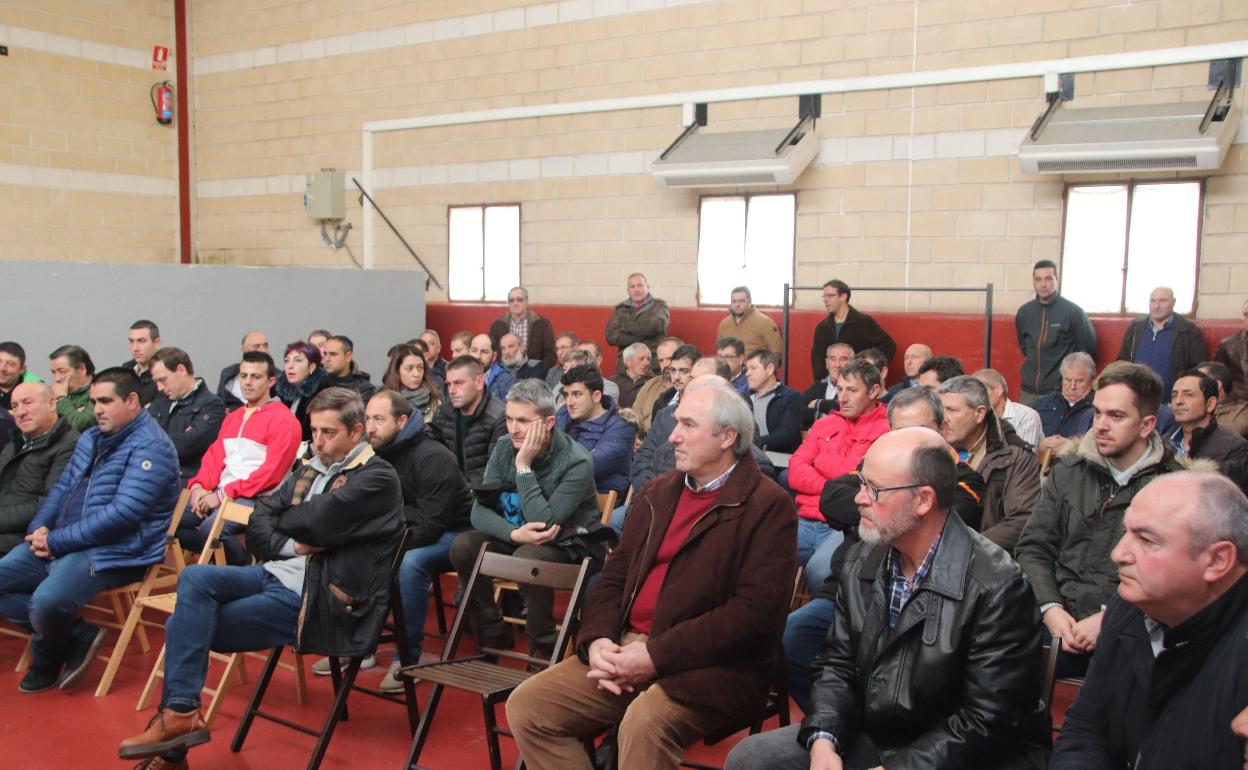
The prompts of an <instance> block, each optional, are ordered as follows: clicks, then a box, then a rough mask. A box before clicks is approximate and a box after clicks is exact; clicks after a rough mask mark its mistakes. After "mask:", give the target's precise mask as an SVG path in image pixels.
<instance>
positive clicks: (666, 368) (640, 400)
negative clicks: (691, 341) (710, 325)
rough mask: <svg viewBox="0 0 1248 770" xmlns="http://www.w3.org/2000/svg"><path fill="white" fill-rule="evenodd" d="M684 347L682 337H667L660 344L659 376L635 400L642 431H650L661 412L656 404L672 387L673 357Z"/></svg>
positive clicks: (644, 386) (642, 389)
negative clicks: (657, 414)
mask: <svg viewBox="0 0 1248 770" xmlns="http://www.w3.org/2000/svg"><path fill="white" fill-rule="evenodd" d="M684 345H685V342H684V340H682V339H681V338H680V337H665V338H664V339H663V341H662V342H660V343H659V347H658V349H657V351H656V353H655V355H656V356H657V357H658V363H659V374H658V376H657V377H654V378H652V379H651V380H650V381H649V382H647V383H646V384H645V385H642V386H641V390H639V391H637V397H636V398H634V399H633V411H634V412H636V413H637V414H638V415H639V416H640V417H641V427H642V430H645V431H649V430H650V421H651V420H652V419H653V418H654V415H655V414H656V413H657V412H658V411H659V409H658V408H657V407H655V402H657V401H658V400H659V397H660V396H662V395H663V394H664V393H665V392H667V389H668V388H670V387H671V386H672V380H671V369H672V355H673V354H674V353H675V352H676V351H677V350H679V349H680V348H682V347H684Z"/></svg>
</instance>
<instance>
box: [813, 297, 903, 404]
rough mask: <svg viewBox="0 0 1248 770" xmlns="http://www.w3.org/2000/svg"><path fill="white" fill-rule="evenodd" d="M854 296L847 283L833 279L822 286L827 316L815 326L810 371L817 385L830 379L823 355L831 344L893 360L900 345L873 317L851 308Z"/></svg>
mask: <svg viewBox="0 0 1248 770" xmlns="http://www.w3.org/2000/svg"><path fill="white" fill-rule="evenodd" d="M851 293H852V292H851V291H850V288H849V284H847V283H845V282H844V281H837V280H831V281H828V282H827V283H825V284H824V285H823V306H824V307H825V308H827V310H828V317H827V318H825V319H823V320H822V321H820V322H819V325H818V326H816V327H815V341H814V344H812V345H811V346H810V370H811V373H812V374H813V375H814V379H815V382H818V381H819V380H822V379H823V378H824V377H827V376H828V367H827V365H826V363H825V361H824V356H826V355H827V352H828V346H829V345H835V344H837V343H841V344H844V345H849V347H850V348H852V349H853V350H855V351H859V350H866V349H867V348H875V349H877V350H879V351H880V352H881V353H883V354H884V357H885V358H887V359H888V360H890V361H891V360H892V359H893V354H895V353H896V352H897V343H896V342H894V341H893V338H892V337H890V336H889V334H888V332H886V331H884V330H883V329H882V328H880V325H879V324H878V323H876V322H875V319H874V318H872V317H871V316H869V315H867V314H866V313H861V312H859V311H858V310H857V309H855V308H854V307H852V306H850V304H849V297H850V294H851Z"/></svg>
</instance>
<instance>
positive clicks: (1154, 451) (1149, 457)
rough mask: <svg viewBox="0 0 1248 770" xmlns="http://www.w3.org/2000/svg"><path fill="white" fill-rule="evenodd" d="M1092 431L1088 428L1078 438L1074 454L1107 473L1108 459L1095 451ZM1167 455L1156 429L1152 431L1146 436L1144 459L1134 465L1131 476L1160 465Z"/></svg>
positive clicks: (1094, 438)
mask: <svg viewBox="0 0 1248 770" xmlns="http://www.w3.org/2000/svg"><path fill="white" fill-rule="evenodd" d="M1093 433H1094V431H1091V430H1089V431H1088V432H1087V433H1085V434H1083V438H1082V439H1080V440H1079V449H1078V450H1076V452H1075V454H1076V455H1078V457H1079V459H1081V460H1083V461H1084V462H1086V463H1087V464H1088V465H1091V466H1093V467H1094V468H1099V469H1100V470H1102V471H1104V472H1105V473H1109V461H1108V460H1106V459H1105V458H1104V457H1102V456H1101V453H1100V452H1099V451H1097V449H1096V436H1095V435H1093ZM1168 455H1169V452H1168V451H1167V450H1166V444H1165V442H1164V441H1162V440H1161V436H1158V435H1157V431H1153V432H1152V433H1150V434H1149V436H1148V449H1146V450H1144V459H1143V461H1142V462H1140V463H1139V465H1137V466H1136V468H1135V473H1133V474H1132V475H1131V478H1132V479H1134V478H1136V477H1137V476H1139V475H1140V474H1141V473H1143V472H1144V471H1145V470H1147V469H1149V468H1152V467H1153V466H1155V465H1161V464H1162V463H1163V462H1165V460H1166V458H1167V456H1168Z"/></svg>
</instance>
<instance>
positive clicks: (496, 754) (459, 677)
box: [400, 545, 590, 770]
mask: <svg viewBox="0 0 1248 770" xmlns="http://www.w3.org/2000/svg"><path fill="white" fill-rule="evenodd" d="M589 566H590V559H589V558H588V557H586V558H585V559H583V560H582V561H581V563H580V564H559V563H555V562H546V561H535V560H533V559H519V558H516V557H515V556H505V555H503V554H500V553H493V552H491V551H488V550H486V546H485V545H482V547H481V551H480V553H478V554H477V563H476V566H474V567H473V569H472V577H471V579H470V580H469V581H468V587H467V588H466V589H464V596H465V597H468V596H471V595H472V592H473V588H474V587H475V586H476V584H477V582H478V581H481V580H493V579H500V580H510V581H512V582H515V583H519V584H524V585H534V586H541V587H543V588H549V589H552V590H555V591H565V592H567V593H568V594H569V596H568V603H567V608H566V609H565V610H564V613H563V622H562V624H561V625H560V630H559V636H558V638H557V639H556V641H555V646H554V648H553V650H552V652H551V657H550V658H549V659H539V658H534V657H532V656H531V655H524V654H521V653H517V652H512V651H511V650H500V649H495V648H491V647H484V648H482V649H481V650H480V651H479V653H478V654H477V655H473V656H471V657H467V658H456V657H455V654H456V652H457V651H458V649H459V643H460V640H461V639H462V638H463V634H464V629H465V628H466V627H467V625H468V618H467V615H468V612H469V610H468V607H469V604H470V602H468V601H467V599H466V598H465V601H462V602H460V604H459V609H458V610H457V611H456V613H455V622H454V624H452V626H451V637H450V639H448V640H447V643H446V647H445V648H444V649H443V651H442V659H441V660H439V661H438V662H436V663H425V664H416V665H414V666H406V667H404V668H402V669H400V675H401V676H404V677H413V678H418V679H421V680H423V681H426V682H429V683H431V684H432V685H433V690H432V692H431V693H430V695H429V703H428V704H427V705H426V706H425V710H424V713H423V714H421V717H420V724H419V725H417V727H416V734H415V735H414V736H413V737H412V747H411V750H410V751H409V752H408V755H407V762H406V764H404V765H403V766H404V767H405V768H408V770H412V769H413V768H416V769H417V770H418V765H417V764H416V762H417V761H418V760H419V759H420V752H421V750H422V749H423V748H424V745H425V740H426V739H427V738H428V737H429V727H430V725H431V724H432V723H433V717H434V714H435V713H436V712H437V709H438V701H439V700H440V699H441V697H442V690H443V689H444V688H446V687H453V688H455V689H457V690H466V691H468V692H473V693H476V694H477V695H479V696H481V705H482V708H483V712H484V718H485V738H486V744H487V745H488V747H489V752H490V768H491V770H501V768H502V755H501V751H500V748H499V744H498V736H500V735H506V736H509V737H510V736H511V731H510V730H507V729H506V728H503V727H499V726H498V724H497V721H496V719H495V708H496V706H497V705H498V704H499V703H505V702H506V700H507V698H508V697H509V696H510V695H511V692H512V691H513V690H515V689H516V687H518V686H519V685H520V683H521V682H523V681H525V680H526V679H528V678H529V677H530V676H532V674H530V673H529V672H528V671H527V670H526V668H525V667H523V666H522V667H520V668H516V667H514V666H508V665H504V664H503V663H502V662H501V661H502V660H509V661H519V662H521V663H522V664H525V665H527V664H537V665H540V666H550V665H552V664H554V663H557V662H559V661H560V660H562V659H563V656H564V651H565V650H566V649H567V646H568V644H569V643H570V642H571V640H572V639H573V638H574V636H575V631H576V625H577V617H578V612H579V609H580V604H581V599H582V593H583V592H584V590H585V586H586V582H587V581H586V578H587V577H588V575H589Z"/></svg>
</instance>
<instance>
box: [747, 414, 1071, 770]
mask: <svg viewBox="0 0 1248 770" xmlns="http://www.w3.org/2000/svg"><path fill="white" fill-rule="evenodd" d="M956 487H957V471H956V469H955V466H954V461H953V458H952V457H951V456H950V453H949V448H948V447H947V446H946V445H945V443H944V441H943V439H942V438H941V437H940V435H939V434H937V433H936V432H935V431H933V430H932V429H930V428H903V429H901V430H897V431H893V432H892V433H886V434H885V435H883V436H881V437H880V438H879V439H877V440H876V442H875V443H874V444H872V446H871V448H870V449H869V450H867V454H866V456H865V457H864V458H863V464H862V470H861V472H860V482H859V490H858V495H857V497H856V498H855V500H854V501H855V502H856V503H857V505H858V509H859V511H860V512H861V514H862V519H861V522H860V524H859V525H858V534H859V536H860V537H861V538H862V542H860V543H858V544H856V545H854V546H853V547H852V548H851V549H850V551H849V554H848V555H847V557H846V559H845V564H844V567H843V568H842V571H841V577H840V586H839V589H838V593H837V597H836V620H835V621H834V622H833V625H832V630H831V631H830V632H829V635H828V642H827V644H826V645H825V646H824V648H823V650H822V652H820V653H819V654H818V655H817V656H816V657H815V659H814V662H813V664H812V673H813V676H814V684H813V687H812V691H811V695H812V702H813V703H812V708H811V711H810V713H809V714H808V715H807V716H806V718H805V719H804V720H803V721H802V724H801V725H792V726H791V727H786V728H782V729H780V730H774V731H771V732H767V733H762V734H760V735H755V736H751V737H750V738H747V739H746V740H745V741H743V742H742V743H741V744H739V745H738V746H737V747H736V748H735V749H733V751H732V753H731V754H730V755H729V756H728V763H727V764H726V765H725V768H726V770H746V769H747V768H749V769H757V768H767V770H781V769H783V770H790V769H792V770H806V768H810V769H811V770H842V768H850V769H852V770H865V769H866V768H882V767H887V768H893V767H898V768H901V767H907V768H983V769H988V768H991V769H992V770H1007V769H1008V770H1024V768H1035V769H1036V770H1040V768H1043V767H1044V766H1045V763H1046V761H1047V758H1048V749H1049V727H1048V719H1047V709H1038V708H1037V706H1038V705H1039V704H1040V697H1041V694H1040V680H1041V673H1040V672H1041V648H1040V628H1041V626H1040V609H1039V607H1038V606H1037V604H1036V599H1035V597H1034V595H1032V592H1031V587H1030V586H1029V585H1028V583H1027V578H1026V577H1024V575H1023V573H1022V570H1021V569H1019V567H1018V565H1017V564H1015V563H1014V561H1013V560H1012V559H1011V558H1010V556H1009V554H1007V553H1006V552H1005V551H1003V550H1001V548H1000V547H998V546H996V545H994V544H993V543H991V542H990V541H988V540H986V539H985V538H983V537H982V536H980V535H979V534H978V533H976V532H975V531H974V530H973V529H971V528H970V527H969V526H967V525H966V524H965V523H963V521H962V519H961V518H960V517H958V516H950V515H949V511H950V507H951V505H952V503H953V500H954V492H955V488H956Z"/></svg>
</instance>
